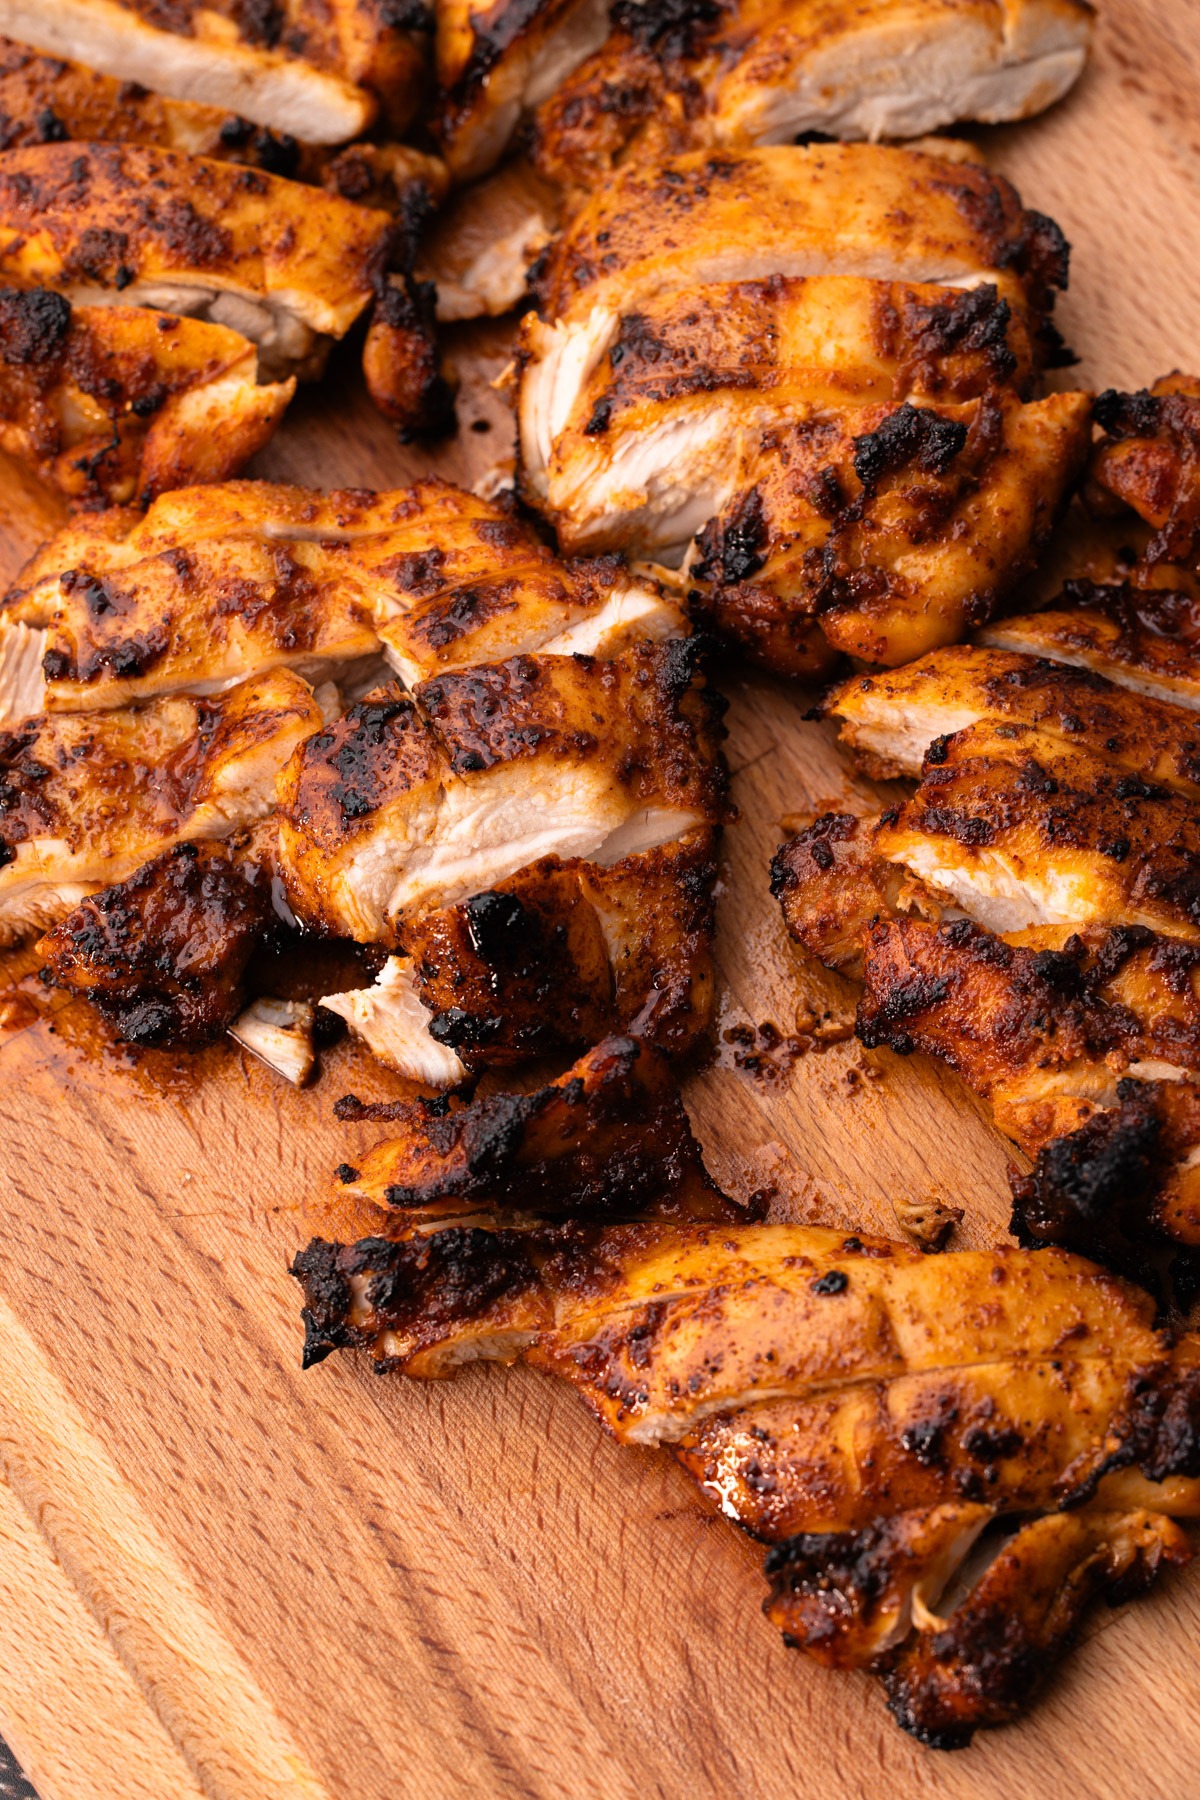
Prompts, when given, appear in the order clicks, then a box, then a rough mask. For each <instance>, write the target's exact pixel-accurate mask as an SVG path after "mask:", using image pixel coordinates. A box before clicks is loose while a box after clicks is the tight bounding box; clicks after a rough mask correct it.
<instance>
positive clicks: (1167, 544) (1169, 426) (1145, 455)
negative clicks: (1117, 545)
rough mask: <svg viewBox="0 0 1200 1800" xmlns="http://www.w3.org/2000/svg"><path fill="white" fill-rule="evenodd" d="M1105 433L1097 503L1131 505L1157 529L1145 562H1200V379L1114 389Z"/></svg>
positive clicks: (1096, 469) (1095, 465) (1095, 477)
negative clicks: (1134, 389) (1131, 389)
mask: <svg viewBox="0 0 1200 1800" xmlns="http://www.w3.org/2000/svg"><path fill="white" fill-rule="evenodd" d="M1096 422H1097V423H1098V424H1099V425H1100V427H1101V428H1102V430H1103V431H1104V434H1105V436H1104V439H1103V440H1102V441H1101V443H1100V444H1099V445H1098V446H1097V449H1096V454H1095V456H1094V457H1093V459H1092V466H1091V471H1090V481H1089V487H1088V500H1089V504H1090V505H1091V506H1092V507H1093V509H1094V510H1096V511H1098V512H1101V513H1110V514H1113V513H1115V514H1116V515H1117V516H1120V515H1121V514H1122V513H1123V512H1124V511H1125V510H1126V508H1129V509H1131V510H1132V511H1133V512H1135V513H1137V515H1138V517H1139V518H1141V519H1143V520H1145V522H1146V524H1148V525H1150V526H1152V527H1153V530H1154V535H1153V537H1152V538H1151V539H1150V541H1149V543H1148V544H1147V545H1146V547H1145V549H1144V550H1143V552H1142V558H1141V567H1142V568H1143V569H1146V570H1153V569H1154V567H1155V566H1156V565H1157V564H1158V563H1160V562H1168V563H1180V564H1183V565H1184V566H1185V567H1190V568H1193V569H1196V568H1197V567H1200V380H1197V378H1196V377H1195V376H1193V375H1168V376H1166V377H1165V378H1164V379H1163V380H1162V381H1156V382H1155V384H1154V386H1153V387H1152V388H1150V389H1149V390H1148V391H1147V390H1146V389H1143V390H1142V391H1141V392H1140V393H1137V394H1120V393H1117V392H1116V391H1115V390H1113V389H1111V388H1110V389H1109V390H1108V391H1107V392H1106V393H1103V394H1101V395H1100V396H1099V398H1098V399H1097V401H1096Z"/></svg>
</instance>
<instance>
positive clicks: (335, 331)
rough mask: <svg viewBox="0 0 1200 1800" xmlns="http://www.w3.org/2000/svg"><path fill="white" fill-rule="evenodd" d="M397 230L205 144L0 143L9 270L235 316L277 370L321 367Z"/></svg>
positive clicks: (13, 276)
mask: <svg viewBox="0 0 1200 1800" xmlns="http://www.w3.org/2000/svg"><path fill="white" fill-rule="evenodd" d="M0 22H2V21H0ZM393 231H394V225H393V221H392V218H391V216H390V215H389V214H388V213H385V212H380V211H373V210H372V209H370V208H368V207H365V206H357V205H355V204H354V203H352V202H351V201H348V200H343V199H341V198H339V197H338V196H337V195H334V194H330V193H326V192H323V191H320V190H317V189H312V188H306V187H302V186H301V185H300V184H299V183H295V182H288V181H284V180H282V179H281V178H280V177H279V176H275V175H270V174H268V173H266V172H265V171H264V170H262V169H248V168H238V167H236V166H235V165H233V164H231V163H223V162H216V161H213V160H212V159H210V158H206V157H195V156H182V155H180V154H179V153H178V152H175V151H170V150H158V149H150V148H146V147H143V146H140V145H132V144H98V143H93V144H86V145H80V144H70V143H64V144H46V145H41V146H39V147H36V148H28V149H23V150H6V151H4V152H3V153H2V154H0V274H2V275H4V276H6V277H7V278H8V279H9V280H10V281H13V282H15V283H16V284H18V285H19V286H22V287H48V288H53V289H54V290H55V291H56V292H59V293H62V294H65V295H66V297H67V298H68V299H70V300H72V301H74V302H76V303H77V304H81V305H113V304H116V305H121V306H148V307H154V308H157V309H159V310H161V311H163V312H174V313H183V314H190V315H195V316H198V317H203V318H207V319H209V320H211V321H212V322H213V323H214V324H218V325H227V326H229V327H231V328H232V329H233V330H235V331H239V332H241V333H242V335H243V336H244V337H247V338H250V339H251V340H252V341H253V342H254V343H255V344H256V345H257V346H258V351H259V357H260V363H261V367H262V370H263V372H264V374H266V375H267V376H270V377H275V376H278V375H280V374H288V373H292V372H297V373H303V374H311V373H317V372H319V368H320V364H321V361H322V359H323V355H324V351H325V349H326V348H327V347H328V343H329V341H330V340H331V339H333V338H340V337H344V336H345V334H346V332H347V331H348V330H349V329H350V327H351V325H353V323H354V321H355V320H356V319H357V318H358V316H359V314H360V313H361V312H362V311H363V310H364V308H365V307H366V306H367V305H368V303H369V302H370V301H371V300H372V299H373V297H374V295H375V293H376V290H377V287H378V286H379V284H380V282H381V280H382V276H383V271H384V267H385V265H386V262H387V259H388V255H389V250H390V243H391V237H392V233H393Z"/></svg>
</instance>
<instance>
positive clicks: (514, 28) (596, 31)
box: [436, 0, 608, 181]
mask: <svg viewBox="0 0 1200 1800" xmlns="http://www.w3.org/2000/svg"><path fill="white" fill-rule="evenodd" d="M436 13H437V37H436V46H437V74H438V82H439V84H440V87H441V90H442V91H441V97H440V105H439V112H438V118H437V131H438V136H439V138H440V140H441V143H442V147H443V149H444V152H445V156H446V161H447V162H448V163H449V165H450V168H451V170H452V171H453V173H454V175H455V177H456V179H457V180H459V181H465V180H468V179H469V178H470V177H471V176H474V175H480V174H482V173H483V172H484V170H486V169H489V168H491V167H492V165H493V164H494V163H497V162H499V160H500V158H501V156H502V155H503V154H504V151H505V148H506V147H507V145H508V143H509V141H510V139H511V138H512V136H513V133H514V132H515V131H516V129H517V126H518V125H519V124H520V122H521V120H522V118H523V117H525V116H527V115H528V114H529V113H531V112H532V111H533V110H534V108H535V107H537V106H538V105H540V104H541V102H542V101H543V100H545V99H547V98H548V97H549V96H550V95H551V94H552V93H553V92H554V90H555V89H556V88H557V86H558V84H559V82H560V81H562V79H563V78H564V76H566V75H569V74H570V72H571V70H572V69H574V68H577V67H578V65H579V64H580V63H581V62H582V61H583V60H584V58H585V57H587V56H590V55H591V53H592V51H593V50H598V49H599V47H600V45H601V44H602V43H603V42H604V39H605V37H606V36H607V33H608V9H607V7H606V6H605V5H604V4H603V0H532V4H529V3H528V0H526V3H525V4H519V3H518V0H499V3H498V4H493V5H481V4H480V3H479V0H437V5H436Z"/></svg>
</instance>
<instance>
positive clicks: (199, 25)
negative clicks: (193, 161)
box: [0, 0, 424, 144]
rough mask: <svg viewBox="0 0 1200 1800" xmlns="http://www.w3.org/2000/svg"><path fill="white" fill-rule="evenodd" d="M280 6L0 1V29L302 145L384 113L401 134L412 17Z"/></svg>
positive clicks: (309, 3) (340, 137)
mask: <svg viewBox="0 0 1200 1800" xmlns="http://www.w3.org/2000/svg"><path fill="white" fill-rule="evenodd" d="M405 10H406V9H404V8H397V7H395V6H388V5H386V4H384V3H383V0H320V3H319V4H317V3H314V0H284V3H283V4H282V5H281V6H279V7H277V8H276V9H275V10H274V11H273V12H271V13H270V14H268V13H265V12H263V11H262V9H261V8H260V9H255V8H246V7H241V6H231V5H229V4H220V5H218V6H216V7H213V6H211V5H207V4H204V3H203V0H176V3H175V4H173V5H172V7H171V8H170V10H169V12H168V10H167V9H165V8H163V7H161V6H157V5H154V4H153V3H152V0H54V4H53V5H51V6H46V5H43V4H42V0H0V32H3V33H4V34H5V35H6V36H7V37H9V38H13V39H15V40H17V41H18V42H19V43H23V44H28V45H30V46H31V47H32V48H33V49H35V50H39V51H42V52H43V53H44V54H45V55H47V56H51V57H58V56H61V57H70V58H77V59H78V60H79V61H80V62H82V63H85V64H86V65H87V66H88V67H89V68H91V69H95V70H97V71H99V72H100V73H101V74H104V75H108V76H113V77H115V78H116V79H117V80H118V81H123V82H129V83H136V84H138V85H139V86H140V87H144V88H149V89H151V90H152V91H153V92H155V93H158V94H165V95H168V96H170V97H171V98H173V99H176V100H185V101H195V102H200V103H202V104H205V105H208V106H215V107H220V108H222V109H223V110H228V111H231V112H234V113H236V114H238V115H240V116H241V117H242V118H244V119H249V120H251V121H252V122H253V123H254V124H256V125H262V126H266V127H268V128H269V129H270V130H272V131H276V132H280V133H284V134H287V135H289V136H291V137H294V138H298V139H300V140H301V141H302V142H304V143H309V144H340V143H345V142H346V141H347V140H348V139H350V138H353V137H358V136H359V135H360V134H361V133H362V132H363V131H365V130H366V129H367V127H368V126H369V125H370V124H371V123H372V121H373V119H374V118H375V116H376V114H377V112H378V110H379V108H380V106H381V105H382V107H383V110H384V113H385V115H386V117H387V120H388V123H389V124H390V125H391V126H392V128H393V130H394V131H396V132H397V133H399V132H401V131H403V130H404V128H405V127H406V126H407V125H408V124H409V123H410V121H411V119H412V117H413V115H414V113H415V111H416V107H417V103H418V100H419V98H420V92H421V85H422V72H423V63H424V54H423V50H422V48H421V45H420V42H419V39H417V38H414V36H413V35H412V31H411V29H410V27H411V26H412V25H416V24H419V23H420V21H419V17H418V15H417V13H416V10H415V9H410V16H409V18H407V19H406V18H405V17H404V14H405Z"/></svg>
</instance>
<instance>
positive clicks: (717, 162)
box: [535, 144, 1067, 319]
mask: <svg viewBox="0 0 1200 1800" xmlns="http://www.w3.org/2000/svg"><path fill="white" fill-rule="evenodd" d="M797 263H802V264H803V265H805V266H793V265H794V264H797ZM752 265H753V266H752ZM772 273H778V274H783V275H793V274H796V275H798V274H811V275H817V274H836V273H843V274H847V275H867V276H875V277H878V278H882V279H891V280H896V279H903V280H909V281H925V282H941V283H948V284H953V283H956V282H962V281H963V280H965V279H979V278H980V277H984V278H990V279H992V280H994V281H995V282H996V284H997V286H998V288H999V290H1000V292H1001V294H1002V296H1003V297H1004V298H1011V299H1012V300H1013V301H1015V303H1016V304H1017V305H1018V306H1021V305H1024V306H1027V307H1031V308H1032V309H1033V310H1034V312H1035V313H1041V312H1042V311H1043V310H1048V307H1049V304H1050V302H1051V300H1052V297H1053V294H1054V291H1055V290H1056V289H1057V288H1059V287H1062V286H1064V285H1065V283H1066V279H1067V247H1066V244H1065V242H1064V240H1063V237H1062V233H1061V232H1060V231H1059V230H1058V228H1057V226H1055V225H1054V224H1053V223H1052V221H1050V220H1049V219H1047V218H1045V217H1044V216H1043V215H1041V214H1040V213H1032V212H1026V211H1025V210H1024V208H1023V207H1022V205H1021V201H1020V197H1019V195H1018V194H1017V193H1016V191H1015V189H1014V188H1013V187H1012V186H1011V185H1010V184H1009V183H1008V182H1007V181H1005V180H1004V179H1003V178H1002V177H1000V176H996V175H993V174H992V173H991V172H990V171H988V170H986V169H984V168H983V167H981V166H980V165H979V164H978V163H964V162H952V161H949V160H948V159H944V158H940V157H937V156H931V155H924V154H921V153H919V152H915V151H908V150H902V149H889V148H884V147H881V146H879V145H875V144H819V145H813V146H810V147H807V148H796V147H792V146H787V145H772V146H768V147H765V148H762V149H757V150H743V151H739V152H736V153H727V154H723V155H710V154H707V153H704V152H696V153H692V154H690V155H687V156H681V157H677V158H674V159H673V160H672V161H671V162H670V163H668V164H666V165H663V166H659V165H657V164H654V163H651V164H649V165H647V166H643V165H641V164H640V163H635V164H631V165H630V166H629V167H628V168H626V169H623V170H622V171H621V173H620V175H619V176H618V177H617V179H616V180H614V181H611V182H608V183H606V184H605V185H604V186H603V187H601V188H599V189H597V190H596V191H595V192H594V193H593V194H592V195H591V197H590V199H589V202H588V204H587V205H586V206H584V207H582V208H581V209H580V211H579V212H578V213H577V214H576V216H575V217H574V218H573V219H572V220H571V222H570V223H569V225H568V226H567V228H566V229H565V230H564V231H563V232H561V233H560V235H559V236H558V238H557V239H556V240H555V242H554V244H553V245H552V247H551V250H550V252H549V253H548V255H547V256H546V257H545V258H544V259H543V260H542V262H541V264H540V265H539V268H538V271H537V279H536V283H535V289H536V293H537V297H538V301H539V305H540V309H541V311H542V314H543V317H545V318H547V319H561V318H564V317H566V316H568V315H580V314H583V313H585V312H586V311H587V310H588V309H589V308H590V307H592V306H594V305H597V304H604V305H611V306H614V307H616V308H617V310H619V311H625V310H628V307H629V304H630V302H632V301H634V300H638V301H640V300H644V299H646V298H649V297H651V296H652V295H656V294H664V293H668V292H670V291H671V290H672V289H675V290H678V289H679V288H681V287H686V286H691V285H693V284H695V283H696V282H703V281H717V280H746V279H751V278H757V277H761V276H765V275H769V274H772Z"/></svg>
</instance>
